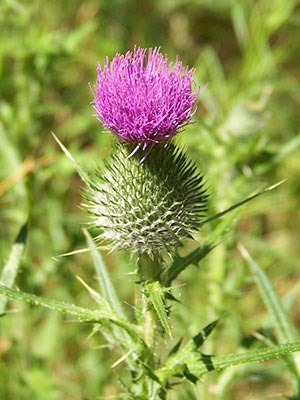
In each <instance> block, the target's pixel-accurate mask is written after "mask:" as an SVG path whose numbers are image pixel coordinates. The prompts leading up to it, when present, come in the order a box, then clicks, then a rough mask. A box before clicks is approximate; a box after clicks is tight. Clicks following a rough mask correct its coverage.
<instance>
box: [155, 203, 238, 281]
mask: <svg viewBox="0 0 300 400" xmlns="http://www.w3.org/2000/svg"><path fill="white" fill-rule="evenodd" d="M237 214H238V211H236V212H234V213H233V214H232V215H230V216H229V217H228V218H226V219H224V221H222V222H220V223H219V224H218V225H217V227H216V228H215V229H214V230H213V231H212V232H211V233H210V235H209V236H208V238H207V239H205V240H204V242H203V243H202V245H201V246H200V247H198V248H197V249H195V250H193V251H192V252H191V253H189V254H188V255H186V256H185V257H180V256H179V255H177V256H176V257H175V259H174V261H173V263H172V264H171V265H170V267H169V268H167V270H166V271H165V273H164V274H163V277H162V281H163V282H164V285H165V286H170V285H171V283H172V282H173V280H174V279H176V278H177V277H178V275H179V274H180V273H181V272H182V271H184V270H185V268H186V267H188V266H189V265H190V264H196V265H197V264H198V263H199V261H201V260H202V259H203V258H204V257H205V256H206V255H207V254H208V253H209V252H210V251H211V250H213V249H214V248H215V247H216V246H217V245H218V244H219V243H220V242H221V241H222V239H223V237H224V234H225V233H226V232H227V231H228V230H229V229H230V227H231V226H232V223H233V221H234V219H235V218H236V216H237Z"/></svg>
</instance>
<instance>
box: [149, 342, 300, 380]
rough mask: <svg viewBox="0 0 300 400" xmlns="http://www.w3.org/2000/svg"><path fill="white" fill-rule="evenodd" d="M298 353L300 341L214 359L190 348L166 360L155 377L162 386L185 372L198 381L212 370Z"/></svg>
mask: <svg viewBox="0 0 300 400" xmlns="http://www.w3.org/2000/svg"><path fill="white" fill-rule="evenodd" d="M298 351H300V340H297V341H294V342H289V343H285V344H280V345H277V346H272V347H268V348H262V349H258V350H254V351H248V352H245V353H236V354H229V355H226V356H216V357H215V356H210V355H205V354H202V353H200V352H199V351H195V349H191V348H190V349H186V350H185V351H182V350H181V351H180V352H179V353H178V354H177V355H176V356H173V357H170V358H169V359H167V361H166V363H165V365H164V366H163V367H162V368H160V369H159V370H157V371H156V372H155V375H156V376H157V377H158V378H159V380H160V381H161V383H162V384H164V383H165V382H166V381H167V380H168V379H169V378H171V377H174V376H178V375H181V376H185V373H186V371H187V370H188V371H189V374H191V375H192V376H193V377H195V378H197V379H200V378H201V377H202V376H203V375H205V374H206V373H208V372H210V371H213V370H216V371H222V370H223V369H226V368H229V367H233V366H236V365H242V364H250V363H254V362H262V361H267V360H271V359H273V358H278V357H284V356H286V355H287V354H290V353H293V352H298Z"/></svg>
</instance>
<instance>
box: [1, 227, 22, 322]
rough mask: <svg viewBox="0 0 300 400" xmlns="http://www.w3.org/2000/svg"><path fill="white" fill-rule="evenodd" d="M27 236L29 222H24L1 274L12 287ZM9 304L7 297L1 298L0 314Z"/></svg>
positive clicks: (3, 279)
mask: <svg viewBox="0 0 300 400" xmlns="http://www.w3.org/2000/svg"><path fill="white" fill-rule="evenodd" d="M26 238H27V224H24V225H23V226H22V228H21V229H20V232H19V234H18V236H17V239H16V241H15V243H14V244H13V246H12V249H11V252H10V255H9V258H8V261H7V263H6V264H5V266H4V268H3V270H2V273H1V275H0V282H1V283H2V284H4V285H6V286H8V287H12V285H13V284H14V282H15V279H16V276H17V273H18V270H19V267H20V264H21V258H22V255H23V253H24V249H25V244H26ZM6 305H7V298H6V297H1V298H0V316H2V315H4V314H5V310H6Z"/></svg>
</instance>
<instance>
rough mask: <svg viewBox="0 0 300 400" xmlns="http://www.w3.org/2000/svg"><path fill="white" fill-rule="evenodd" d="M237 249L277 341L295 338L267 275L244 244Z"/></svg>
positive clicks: (290, 324)
mask: <svg viewBox="0 0 300 400" xmlns="http://www.w3.org/2000/svg"><path fill="white" fill-rule="evenodd" d="M239 250H240V252H241V254H242V256H243V257H244V259H245V260H246V261H247V263H248V265H249V268H250V270H251V272H252V274H253V276H254V279H255V281H256V284H257V287H258V289H259V291H260V294H261V297H262V299H263V301H264V303H265V305H266V307H267V309H268V311H269V313H270V315H271V316H272V318H273V320H274V328H275V330H276V333H277V336H278V339H279V341H281V342H283V341H286V340H295V339H297V338H298V337H299V336H298V334H297V333H296V330H295V328H294V326H293V324H292V322H291V321H290V318H289V316H288V314H287V312H286V310H285V309H284V307H283V305H282V303H281V301H280V299H279V297H278V296H277V293H276V292H275V290H274V288H273V286H272V284H271V282H270V281H269V279H268V277H267V275H266V274H265V273H264V271H263V270H262V269H261V268H260V266H259V265H258V264H257V263H256V262H255V261H254V260H253V258H252V257H251V256H250V254H249V253H248V251H247V250H246V249H245V247H244V246H242V245H240V246H239Z"/></svg>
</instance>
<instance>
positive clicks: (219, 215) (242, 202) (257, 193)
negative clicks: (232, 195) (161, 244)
mask: <svg viewBox="0 0 300 400" xmlns="http://www.w3.org/2000/svg"><path fill="white" fill-rule="evenodd" d="M285 181H286V179H284V180H282V181H280V182H277V183H275V184H274V185H271V186H268V187H266V188H264V189H261V190H259V191H258V192H256V193H254V194H253V195H251V196H249V197H247V198H246V199H244V200H241V201H239V202H237V203H235V204H233V205H232V206H230V207H229V208H226V210H223V211H221V212H219V213H217V214H215V215H213V216H212V217H209V218H207V219H205V220H203V221H202V222H201V225H204V224H207V222H211V221H214V220H216V219H219V218H221V217H223V215H225V214H227V213H229V212H230V211H233V210H234V209H236V208H238V207H241V206H242V205H244V204H246V203H248V202H249V201H251V200H253V199H255V198H256V197H259V196H261V195H262V194H264V193H267V192H270V191H271V190H274V189H276V188H277V187H278V186H280V185H282V184H283V183H284V182H285Z"/></svg>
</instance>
